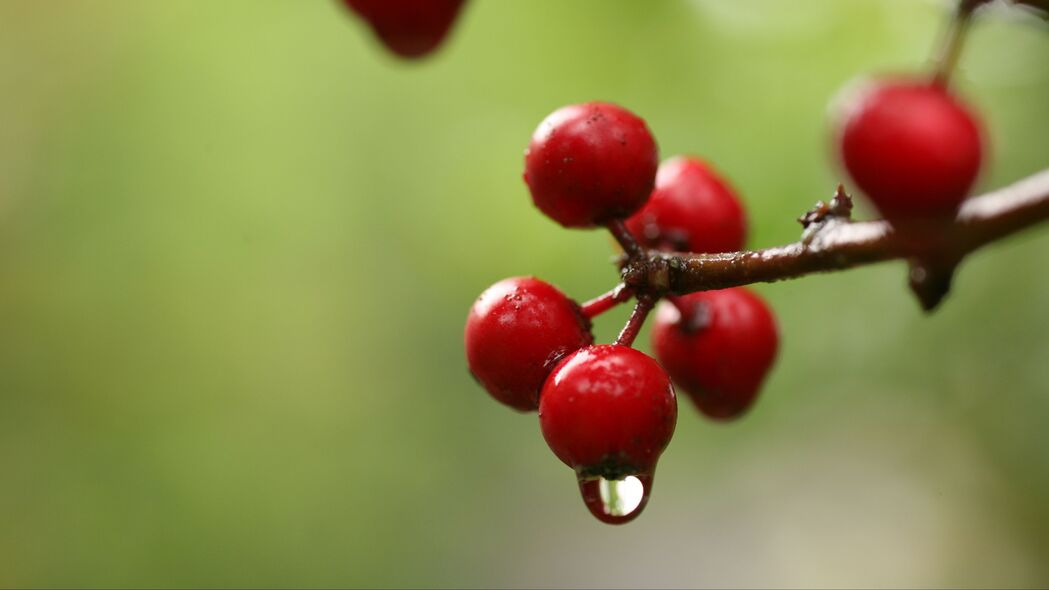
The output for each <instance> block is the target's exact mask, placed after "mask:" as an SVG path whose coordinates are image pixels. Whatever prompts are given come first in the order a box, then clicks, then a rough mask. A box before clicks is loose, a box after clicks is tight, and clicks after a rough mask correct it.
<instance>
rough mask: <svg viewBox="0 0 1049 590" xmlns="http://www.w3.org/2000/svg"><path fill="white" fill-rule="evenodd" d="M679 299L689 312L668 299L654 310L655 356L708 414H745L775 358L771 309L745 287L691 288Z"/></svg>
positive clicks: (776, 338) (722, 416)
mask: <svg viewBox="0 0 1049 590" xmlns="http://www.w3.org/2000/svg"><path fill="white" fill-rule="evenodd" d="M677 303H678V304H679V305H680V306H681V307H683V308H685V311H686V312H687V313H684V314H683V313H682V312H681V310H679V309H678V307H677V306H675V305H672V304H671V303H670V302H668V301H664V302H663V303H661V304H660V306H659V308H658V310H657V311H656V319H655V324H654V325H653V327H652V349H653V350H654V351H655V353H656V357H657V358H658V359H659V361H660V362H661V363H663V366H664V367H666V369H667V372H668V373H670V377H671V378H672V379H673V380H674V383H676V384H677V385H678V387H679V388H680V389H681V390H683V391H684V392H685V393H687V394H688V395H689V397H691V398H692V401H693V402H695V404H696V406H698V407H699V409H700V410H701V411H702V412H703V413H704V414H706V415H707V416H709V417H711V418H716V419H722V420H725V419H731V418H735V417H737V416H739V415H741V414H742V413H743V412H744V411H746V410H747V408H748V407H750V404H751V403H752V402H753V401H754V398H755V397H756V396H757V395H758V391H759V390H760V388H761V384H762V382H763V381H764V380H765V375H766V374H767V373H768V371H769V369H770V368H771V367H772V362H773V361H774V360H775V358H776V349H777V348H778V344H779V336H778V335H777V331H776V321H775V319H774V318H773V316H772V312H771V311H770V310H769V308H768V307H767V306H766V305H765V303H764V302H763V301H762V300H761V299H760V298H759V297H758V296H757V295H755V294H753V293H751V292H750V291H748V290H747V289H744V288H742V287H737V288H734V289H724V290H721V291H703V292H700V293H692V294H690V295H685V296H682V297H679V298H678V302H677Z"/></svg>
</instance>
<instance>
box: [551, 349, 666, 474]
mask: <svg viewBox="0 0 1049 590" xmlns="http://www.w3.org/2000/svg"><path fill="white" fill-rule="evenodd" d="M676 422H677V400H676V399H675V397H674V388H673V386H672V385H671V384H670V378H669V377H668V376H667V373H666V371H664V370H663V368H662V367H661V366H659V363H657V362H656V361H655V359H653V358H651V357H649V356H647V355H645V354H644V353H642V352H638V351H637V350H634V349H633V348H629V347H626V346H620V345H616V344H600V345H596V346H589V347H586V348H583V349H580V350H578V351H576V352H575V353H573V354H571V355H569V356H568V357H567V358H565V360H563V361H562V362H561V364H559V365H558V366H557V368H556V369H554V372H553V373H551V374H550V377H548V378H547V380H546V383H545V384H544V385H543V390H542V393H541V394H540V397H539V424H540V426H541V427H542V430H543V437H544V438H545V439H546V443H547V444H548V445H550V449H551V450H552V451H553V452H554V454H555V455H557V457H558V458H559V459H561V460H562V461H564V462H565V464H567V465H568V466H569V467H571V468H572V469H574V470H575V471H576V472H577V473H578V474H579V475H580V476H584V477H591V476H592V477H604V478H606V479H610V480H617V479H622V478H624V477H626V476H629V475H651V473H652V471H653V470H654V469H655V467H656V462H657V461H658V460H659V455H660V453H662V452H663V449H665V448H666V446H667V443H669V442H670V437H671V435H673V434H674V425H675V423H676Z"/></svg>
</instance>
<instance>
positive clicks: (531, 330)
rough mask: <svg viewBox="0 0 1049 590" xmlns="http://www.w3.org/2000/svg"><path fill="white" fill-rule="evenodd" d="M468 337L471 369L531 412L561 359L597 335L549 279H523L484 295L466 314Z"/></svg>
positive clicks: (500, 395) (496, 393) (503, 397)
mask: <svg viewBox="0 0 1049 590" xmlns="http://www.w3.org/2000/svg"><path fill="white" fill-rule="evenodd" d="M464 340H465V343H466V360H467V363H468V364H469V367H470V372H471V373H473V375H474V377H475V378H476V379H477V380H478V381H479V382H480V383H481V385H482V386H484V388H485V389H486V390H488V393H490V394H492V397H494V398H495V399H497V400H499V401H501V402H503V403H504V404H506V405H508V406H510V407H512V408H515V409H518V410H521V411H530V410H535V409H536V408H537V407H538V397H539V389H540V387H542V385H543V381H545V380H546V376H547V375H548V374H549V373H550V371H551V370H552V369H553V368H554V366H555V365H556V364H557V362H558V361H560V360H561V359H562V358H563V357H564V356H565V355H566V354H568V353H570V352H572V351H574V350H577V349H579V348H582V347H583V346H586V345H588V344H591V343H593V341H594V338H593V336H591V334H590V322H589V320H587V319H586V318H585V317H583V314H582V312H581V311H580V310H579V306H578V305H577V304H576V303H575V302H574V301H572V300H571V299H569V298H568V297H566V296H565V295H564V294H563V293H561V292H560V291H558V290H557V288H556V287H554V286H553V285H550V284H549V283H544V282H543V281H540V280H539V279H536V278H532V277H517V278H512V279H505V280H502V281H499V282H498V283H496V284H494V285H492V286H491V287H489V288H488V289H487V290H486V291H485V292H484V293H482V294H481V296H480V297H479V298H478V299H477V301H476V302H475V303H474V305H473V307H471V308H470V314H469V315H468V316H467V318H466V333H465V336H464Z"/></svg>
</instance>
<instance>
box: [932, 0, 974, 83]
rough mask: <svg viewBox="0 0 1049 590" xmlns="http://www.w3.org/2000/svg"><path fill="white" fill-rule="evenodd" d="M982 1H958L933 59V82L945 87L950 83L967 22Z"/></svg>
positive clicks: (967, 26)
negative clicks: (936, 54)
mask: <svg viewBox="0 0 1049 590" xmlns="http://www.w3.org/2000/svg"><path fill="white" fill-rule="evenodd" d="M982 3H983V2H982V0H959V1H958V4H957V6H956V8H955V10H954V15H953V16H952V17H951V20H950V23H949V24H948V25H947V33H946V34H945V35H944V38H943V41H942V44H941V45H940V50H939V57H937V59H936V61H935V63H936V66H935V68H936V69H935V71H934V73H933V80H932V83H933V84H935V85H937V86H941V87H946V86H947V84H948V83H950V79H951V74H952V73H953V72H954V70H955V68H956V67H957V66H958V60H959V59H960V58H961V55H962V48H963V47H964V46H965V37H966V33H967V32H968V31H969V24H970V23H971V22H972V15H973V12H974V11H975V10H976V7H977V6H979V5H980V4H982Z"/></svg>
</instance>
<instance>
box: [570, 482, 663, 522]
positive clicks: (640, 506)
mask: <svg viewBox="0 0 1049 590" xmlns="http://www.w3.org/2000/svg"><path fill="white" fill-rule="evenodd" d="M579 491H580V492H581V493H582V494H583V502H584V503H585V504H586V507H587V508H589V509H590V513H591V514H593V515H594V517H596V518H597V519H598V520H600V521H601V522H603V523H606V524H626V523H628V522H630V521H631V520H634V519H635V518H637V516H638V515H639V514H641V511H642V510H644V509H645V504H648V496H649V494H651V493H652V474H651V473H640V474H638V475H636V476H635V475H628V476H626V477H624V478H623V479H605V478H603V477H579Z"/></svg>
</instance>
